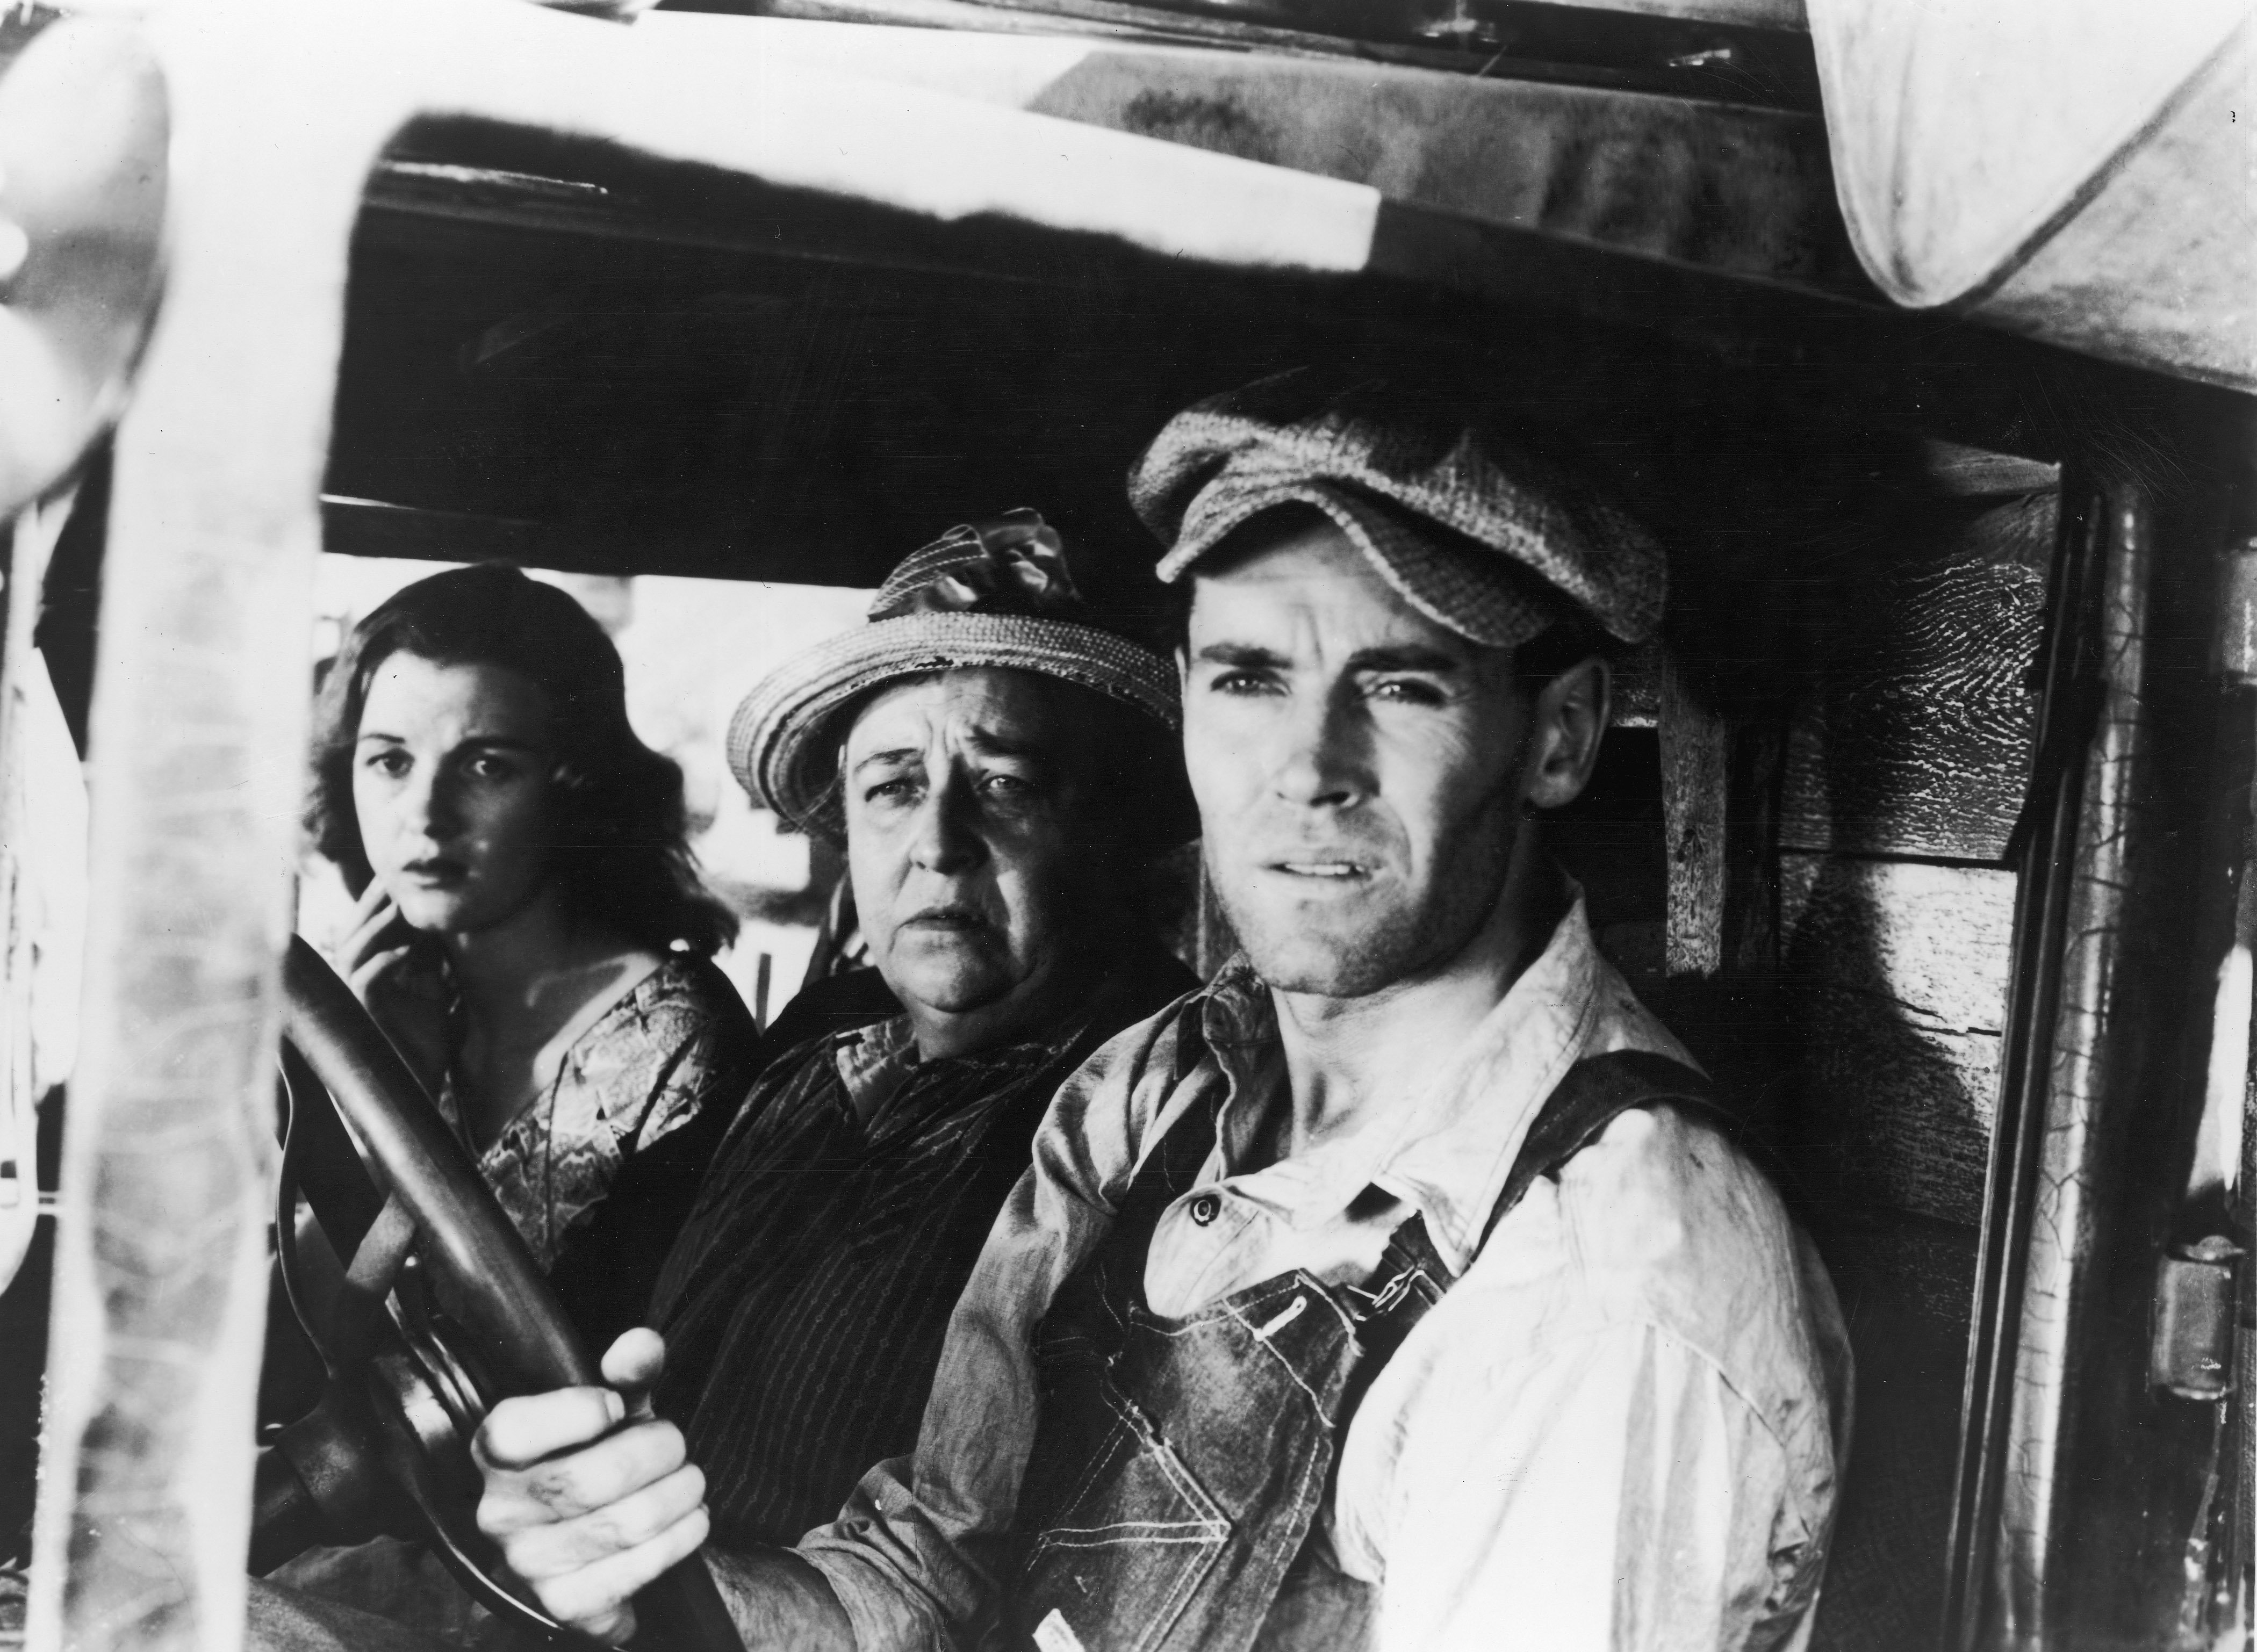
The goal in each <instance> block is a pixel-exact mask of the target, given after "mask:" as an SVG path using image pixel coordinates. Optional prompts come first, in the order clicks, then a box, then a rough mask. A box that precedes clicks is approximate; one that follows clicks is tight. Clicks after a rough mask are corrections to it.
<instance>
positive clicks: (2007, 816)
mask: <svg viewBox="0 0 2257 1652" xmlns="http://www.w3.org/2000/svg"><path fill="white" fill-rule="evenodd" d="M1923 516H1925V517H1926V518H1927V520H1926V521H1925V522H1923V519H1922V518H1923ZM2054 519H2055V498H2054V497H2053V496H2052V495H2035V496H2032V497H2030V498H2022V499H2017V500H2013V501H2011V502H2008V503H2006V504H2002V505H1989V506H1970V505H1965V504H1963V503H1947V504H1944V505H1930V506H1928V507H1926V509H1925V511H1924V512H1919V513H1913V514H1912V515H1911V516H1910V518H1909V519H1900V520H1899V521H1898V522H1896V523H1893V524H1892V525H1891V526H1889V527H1888V528H1886V530H1885V531H1884V533H1883V534H1882V535H1881V542H1879V543H1878V544H1858V545H1856V546H1854V547H1844V548H1843V550H1842V552H1841V553H1840V554H1839V555H1838V557H1837V558H1836V559H1834V560H1832V561H1830V562H1822V564H1821V566H1820V568H1818V569H1817V570H1816V575H1815V580H1814V582H1813V585H1812V587H1811V588H1810V597H1809V601H1808V607H1807V610H1806V620H1805V623H1806V625H1808V647H1809V649H1810V664H1811V671H1812V681H1811V683H1810V686H1809V691H1808V694H1807V695H1805V696H1804V698H1803V701H1802V703H1801V705H1800V706H1799V707H1798V709H1797V712H1796V715H1795V717H1794V722H1793V724H1792V727H1791V730H1790V733H1789V738H1788V753H1787V773H1786V795H1785V798H1784V800H1783V804H1782V831H1781V837H1782V841H1783V842H1784V843H1785V844H1786V845H1787V846H1788V847H1790V848H1795V849H1804V850H1826V849H1831V850H1846V851H1854V852H1858V853H1864V854H1895V855H1918V856H1929V857H1938V858H1951V859H1966V860H1998V859H1999V858H2002V857H2003V856H2004V854H2005V852H2006V838H2007V836H2008V834H2009V833H2010V832H2011V831H2012V830H2013V823H2014V820H2015V817H2016V815H2017V814H2018V813H2019V811H2020V808H2021V801H2022V789H2023V786H2024V783H2025V780H2026V778H2027V773H2028V767H2029V753H2030V743H2031V740H2032V738H2034V728H2035V715H2036V695H2034V692H2033V691H2032V689H2031V687H2030V684H2029V681H2028V676H2029V672H2030V669H2031V667H2032V665H2033V663H2034V660H2036V657H2037V649H2038V643H2039V638H2040V632H2041V625H2042V604H2043V602H2044V596H2045V579H2046V568H2047V566H2048V559H2049V557H2050V554H2051V550H2052V544H2053V534H2054Z"/></svg>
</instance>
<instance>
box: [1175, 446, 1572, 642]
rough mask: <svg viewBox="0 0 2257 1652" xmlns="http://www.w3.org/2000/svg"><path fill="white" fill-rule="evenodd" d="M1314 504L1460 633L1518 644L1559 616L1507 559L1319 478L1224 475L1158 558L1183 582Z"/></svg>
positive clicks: (1402, 590) (1402, 589)
mask: <svg viewBox="0 0 2257 1652" xmlns="http://www.w3.org/2000/svg"><path fill="white" fill-rule="evenodd" d="M1280 505H1311V506H1313V507H1314V508H1315V509H1317V510H1319V511H1321V512H1324V514H1325V515H1326V516H1327V517H1328V518H1330V519H1332V521H1333V522H1334V525H1336V526H1338V527H1339V528H1340V530H1341V533H1345V534H1346V535H1348V540H1349V542H1350V543H1351V544H1353V545H1354V546H1355V547H1356V549H1358V550H1360V551H1362V553H1363V555H1364V560H1365V561H1369V563H1370V564H1371V565H1372V567H1373V568H1374V569H1375V570H1376V571H1377V573H1378V575H1379V576H1380V577H1381V578H1382V579H1383V580H1385V581H1386V582H1388V584H1389V585H1390V587H1392V588H1393V589H1394V590H1395V591H1396V593H1397V595H1398V596H1400V597H1402V598H1403V600H1404V602H1406V603H1409V604H1411V606H1412V607H1413V608H1415V609H1417V610H1418V611H1419V612H1420V613H1422V614H1424V615H1426V618H1429V619H1431V620H1433V622H1434V623H1435V624H1436V625H1441V626H1444V627H1447V629H1449V630H1451V631H1454V632H1457V633H1458V634H1459V635H1460V636H1461V637H1466V638H1469V639H1472V640H1473V641H1475V642H1477V643H1482V644H1485V645H1487V646H1490V647H1496V648H1517V647H1518V646H1520V645H1521V644H1522V643H1525V642H1526V641H1528V640H1529V639H1531V638H1532V637H1534V636H1536V635H1537V634H1538V633H1539V632H1542V631H1543V630H1544V628H1545V627H1546V625H1550V624H1552V623H1553V621H1554V620H1555V619H1557V618H1560V614H1561V611H1562V610H1563V608H1564V604H1560V603H1550V602H1546V600H1544V598H1543V597H1542V596H1541V595H1540V594H1539V592H1538V591H1536V590H1534V589H1530V587H1531V586H1532V585H1533V583H1534V582H1533V581H1532V580H1531V581H1528V582H1525V583H1524V582H1522V581H1519V580H1516V579H1514V578H1513V577H1512V576H1511V573H1510V572H1508V571H1507V570H1506V569H1505V568H1503V567H1495V568H1492V567H1489V566H1487V565H1488V564H1489V563H1492V562H1498V561H1501V559H1498V558H1496V557H1494V556H1490V555H1484V554H1482V553H1481V552H1480V551H1479V550H1478V549H1477V548H1475V549H1473V550H1472V551H1471V554H1465V553H1458V552H1453V551H1451V550H1449V549H1447V548H1445V547H1442V546H1440V545H1437V544H1435V543H1433V542H1432V541H1433V539H1434V538H1438V537H1440V535H1441V534H1442V533H1444V532H1445V530H1443V529H1441V528H1440V527H1438V526H1428V527H1427V529H1426V531H1425V532H1424V533H1421V532H1420V531H1419V529H1417V528H1415V527H1412V526H1409V525H1407V524H1405V523H1403V522H1401V521H1398V520H1397V519H1396V517H1395V515H1394V514H1393V513H1392V512H1390V511H1388V510H1386V509H1385V508H1383V506H1380V505H1375V504H1373V503H1372V502H1371V501H1369V500H1368V499H1363V498H1357V497H1356V495H1355V493H1354V492H1352V491H1349V490H1348V489H1346V488H1342V487H1339V486H1335V485H1334V484H1331V483H1328V482H1321V481H1317V480H1314V479H1312V478H1306V477H1304V478H1299V479H1296V480H1294V481H1291V482H1271V481H1266V480H1260V479H1256V478H1254V477H1238V476H1233V475H1232V474H1231V473H1229V472H1228V471H1225V472H1224V473H1223V474H1222V476H1220V477H1218V478H1217V479H1216V480H1215V481H1214V482H1213V483H1212V484H1209V486H1208V487H1207V488H1206V491H1204V492H1203V493H1201V494H1200V496H1199V500H1198V503H1197V505H1195V506H1194V507H1193V511H1192V514H1191V515H1190V516H1189V517H1187V518H1186V519H1185V523H1184V529H1183V533H1182V535H1181V537H1180V538H1178V540H1177V541H1176V544H1175V547H1174V548H1173V549H1171V551H1169V553H1168V554H1166V555H1165V556H1164V557H1162V558H1161V559H1160V563H1159V568H1158V570H1157V571H1158V573H1159V576H1160V577H1161V578H1162V579H1163V580H1166V581H1174V580H1177V579H1179V578H1181V577H1182V576H1183V575H1184V573H1185V571H1186V570H1187V569H1189V568H1191V566H1192V564H1193V563H1194V562H1196V561H1198V560H1199V558H1200V557H1202V556H1204V555H1206V554H1207V553H1208V552H1209V551H1212V550H1213V548H1214V547H1216V546H1217V545H1219V544H1220V543H1221V542H1222V541H1223V540H1225V539H1228V537H1229V536H1230V535H1231V534H1232V533H1235V532H1236V531H1237V530H1238V529H1239V528H1241V527H1243V526H1245V525H1246V524H1247V523H1248V522H1250V521H1252V520H1253V519H1255V518H1256V517H1257V516H1260V515H1261V514H1263V512H1266V511H1274V510H1276V509H1277V507H1278V506H1280Z"/></svg>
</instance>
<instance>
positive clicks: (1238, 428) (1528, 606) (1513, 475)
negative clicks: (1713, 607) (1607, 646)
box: [1129, 370, 1669, 647]
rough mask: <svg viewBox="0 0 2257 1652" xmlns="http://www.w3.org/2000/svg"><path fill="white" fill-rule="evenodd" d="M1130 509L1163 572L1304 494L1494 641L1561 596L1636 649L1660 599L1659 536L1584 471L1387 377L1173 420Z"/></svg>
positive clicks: (1255, 396) (1483, 639) (1258, 395)
mask: <svg viewBox="0 0 2257 1652" xmlns="http://www.w3.org/2000/svg"><path fill="white" fill-rule="evenodd" d="M1129 503H1130V504H1131V505H1134V506H1135V507H1136V514H1137V515H1138V516H1140V517H1141V518H1143V521H1144V525H1145V526H1147V527H1149V528H1150V529H1151V530H1152V532H1153V533H1156V534H1157V535H1158V536H1159V538H1160V540H1161V542H1162V543H1163V544H1164V545H1166V546H1168V547H1170V548H1169V550H1168V552H1167V554H1165V555H1164V556H1163V557H1162V558H1161V559H1160V564H1159V568H1158V573H1159V575H1160V577H1161V578H1162V579H1163V580H1175V579H1178V578H1180V577H1182V575H1183V573H1184V570H1185V568H1189V567H1191V565H1192V563H1193V562H1195V561H1198V560H1199V557H1201V556H1202V555H1204V554H1206V553H1207V552H1208V551H1210V550H1212V549H1213V548H1214V547H1215V546H1216V545H1217V544H1219V543H1220V542H1221V540H1223V539H1224V538H1226V537H1227V536H1228V534H1229V533H1230V532H1231V531H1232V530H1233V529H1234V528H1236V527H1237V526H1240V525H1241V524H1242V523H1244V522H1246V521H1248V520H1249V519H1251V518H1253V517H1256V516H1257V515H1259V514H1261V513H1262V512H1264V511H1269V510H1272V509H1275V508H1276V507H1277V506H1278V505H1287V504H1293V503H1299V504H1304V505H1312V506H1314V507H1315V508H1316V509H1318V510H1320V511H1321V512H1324V513H1325V514H1326V515H1327V516H1328V517H1330V518H1331V519H1333V521H1334V522H1335V523H1336V524H1338V525H1339V526H1340V529H1341V532H1342V533H1346V534H1347V535H1348V539H1349V540H1350V541H1351V542H1352V543H1353V544H1355V546H1356V547H1357V548H1358V549H1360V550H1361V551H1362V553H1363V554H1364V555H1366V556H1367V557H1369V559H1370V560H1371V562H1372V565H1373V566H1374V567H1375V568H1377V569H1378V571H1379V573H1380V575H1381V576H1382V577H1383V578H1384V579H1385V580H1386V581H1387V582H1388V583H1389V584H1390V585H1391V586H1392V587H1394V589H1396V590H1397V591H1398V592H1400V593H1401V594H1402V596H1403V598H1404V601H1406V602H1408V603H1409V604H1411V605H1412V607H1414V608H1416V609H1417V610H1419V612H1421V613H1423V614H1425V615H1426V617H1427V618H1430V619H1433V621H1434V622H1435V623H1437V624H1438V625H1447V626H1448V627H1449V628H1450V629H1451V630H1453V631H1454V632H1458V633H1459V634H1460V635H1461V636H1464V637H1469V638H1471V639H1473V640H1474V641H1475V642H1480V643H1487V644H1489V645H1492V646H1498V647H1512V646H1518V644H1520V643H1524V642H1526V641H1527V640H1528V639H1530V638H1532V637H1533V636H1535V635H1536V634H1537V633H1538V632H1541V631H1542V630H1543V629H1544V628H1545V627H1546V625H1548V624H1550V623H1551V622H1552V621H1553V620H1554V619H1557V618H1562V617H1564V615H1565V613H1566V612H1567V611H1569V608H1568V605H1569V604H1572V606H1573V608H1576V609H1581V611H1583V612H1584V613H1585V614H1587V615H1588V616H1589V618H1591V619H1593V620H1594V621H1595V622H1596V623H1597V624H1598V625H1600V626H1601V627H1602V628H1603V629H1604V630H1605V631H1606V632H1609V633H1610V634H1611V635H1613V636H1615V637H1617V638H1619V639H1621V640H1622V641H1624V642H1625V643H1640V642H1643V641H1645V639H1647V638H1648V637H1650V636H1652V634H1653V632H1654V631H1655V629H1656V628H1657V627H1658V626H1659V625H1660V623H1661V609H1662V604H1663V601H1664V599H1665V597H1666V595H1667V592H1668V577H1669V576H1668V567H1667V563H1666V560H1665V558H1664V557H1663V554H1662V551H1661V547H1660V546H1659V545H1658V544H1656V543H1655V542H1654V540H1653V539H1652V536H1651V535H1649V534H1648V533H1646V532H1645V529H1644V528H1642V527H1640V526H1638V524H1637V523H1636V522H1634V521H1632V520H1631V519H1630V517H1628V516H1627V515H1625V514H1624V512H1622V511H1621V510H1619V509H1617V507H1616V506H1615V505H1612V504H1611V503H1610V502H1609V501H1608V500H1607V499H1605V498H1603V497H1602V496H1601V495H1600V494H1599V492H1598V491H1596V490H1595V488H1593V487H1592V486H1591V484H1589V483H1588V482H1586V481H1584V480H1583V479H1582V478H1581V477H1577V476H1575V475H1574V474H1573V473H1572V472H1570V471H1568V470H1567V469H1563V468H1562V467H1560V465H1558V464H1556V463H1554V462H1551V461H1550V460H1547V459H1546V458H1545V457H1543V456H1542V455H1539V454H1536V453H1534V452H1532V451H1530V450H1529V449H1528V448H1526V447H1525V446H1523V445H1521V444H1519V443H1518V442H1514V441H1509V440H1507V439H1504V438H1503V437H1500V436H1498V435H1496V434H1491V433H1489V432H1485V431H1483V430H1482V429H1479V428H1477V427H1474V426H1472V425H1469V424H1467V423H1464V422H1446V421H1442V420H1437V419H1436V418H1435V417H1434V416H1433V414H1432V413H1431V412H1429V411H1427V410H1426V409H1405V408H1404V406H1401V405H1400V400H1399V398H1397V396H1395V395H1394V394H1392V393H1391V392H1390V387H1388V386H1385V385H1378V384H1366V385H1359V386H1357V387H1355V388H1354V389H1350V390H1347V391H1344V392H1343V391H1337V390H1335V389H1334V387H1332V386H1331V385H1328V384H1327V383H1326V382H1324V381H1322V380H1320V378H1319V377H1318V376H1317V375H1316V374H1314V373H1312V372H1310V371H1306V370H1304V371H1297V372H1291V373H1282V374H1279V375H1278V376H1277V377H1276V378H1264V379H1262V380H1259V381H1258V382H1256V383H1255V384H1252V385H1248V386H1247V387H1246V388H1245V389H1243V390H1238V391H1233V392H1229V393H1228V394H1226V395H1221V396H1213V397H1210V398H1208V399H1206V400H1205V401H1202V402H1199V403H1198V404H1196V405H1195V406H1192V407H1190V408H1187V409H1185V411H1184V412H1182V413H1178V414H1177V415H1176V416H1175V418H1173V419H1171V420H1169V421H1168V424H1167V426H1166V427H1165V428H1164V429H1163V430H1162V431H1161V432H1160V434H1159V435H1158V436H1157V437H1156V438H1155V439H1154V440H1153V442H1152V445H1151V446H1150V448H1147V449H1146V450H1145V453H1144V456H1143V458H1141V459H1140V460H1138V461H1137V462H1136V468H1135V469H1133V470H1131V471H1130V472H1129ZM1438 528H1439V529H1440V530H1443V531H1441V532H1439V533H1438V532H1437V531H1436V530H1437V529H1438ZM1563 598H1564V599H1565V601H1564V602H1563V601H1562V599H1563Z"/></svg>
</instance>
